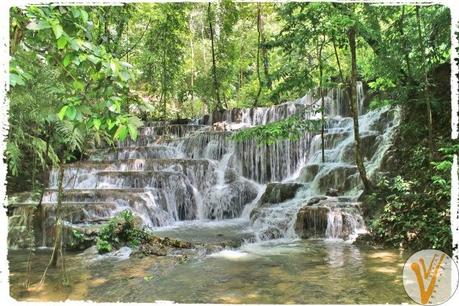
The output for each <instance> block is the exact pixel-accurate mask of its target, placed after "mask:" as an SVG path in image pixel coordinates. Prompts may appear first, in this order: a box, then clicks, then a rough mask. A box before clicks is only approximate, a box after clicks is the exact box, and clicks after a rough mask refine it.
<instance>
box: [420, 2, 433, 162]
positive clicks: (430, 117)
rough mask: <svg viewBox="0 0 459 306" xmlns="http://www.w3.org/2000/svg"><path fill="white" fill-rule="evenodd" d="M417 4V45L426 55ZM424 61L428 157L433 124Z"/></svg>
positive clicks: (431, 147)
mask: <svg viewBox="0 0 459 306" xmlns="http://www.w3.org/2000/svg"><path fill="white" fill-rule="evenodd" d="M419 10H420V9H419V6H416V22H417V28H418V36H419V47H420V48H421V54H422V55H423V56H426V54H425V49H424V42H423V41H422V31H421V18H420V16H419ZM426 63H427V60H426V59H424V61H423V62H422V64H421V66H422V71H423V74H424V97H425V100H426V115H427V129H428V131H429V132H428V133H429V138H428V142H429V143H428V145H429V158H431V157H432V154H433V152H434V146H433V127H432V126H433V124H432V107H431V104H430V95H429V79H428V76H427V69H426Z"/></svg>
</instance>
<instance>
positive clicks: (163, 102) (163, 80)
mask: <svg viewBox="0 0 459 306" xmlns="http://www.w3.org/2000/svg"><path fill="white" fill-rule="evenodd" d="M163 48H164V50H163V69H162V78H161V97H160V103H161V108H162V115H161V116H162V117H163V120H166V118H167V89H166V82H167V80H166V75H167V73H166V71H167V67H166V55H167V54H166V53H167V52H166V49H167V47H166V46H163Z"/></svg>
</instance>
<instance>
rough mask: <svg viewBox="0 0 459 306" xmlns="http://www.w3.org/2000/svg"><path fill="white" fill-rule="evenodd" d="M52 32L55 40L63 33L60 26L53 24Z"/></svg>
mask: <svg viewBox="0 0 459 306" xmlns="http://www.w3.org/2000/svg"><path fill="white" fill-rule="evenodd" d="M53 32H54V35H55V36H56V39H59V38H60V37H61V36H62V34H63V33H64V29H62V26H61V25H60V24H53Z"/></svg>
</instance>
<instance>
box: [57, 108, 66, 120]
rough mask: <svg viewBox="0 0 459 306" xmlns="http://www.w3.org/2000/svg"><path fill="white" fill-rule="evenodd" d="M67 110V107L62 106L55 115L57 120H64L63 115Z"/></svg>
mask: <svg viewBox="0 0 459 306" xmlns="http://www.w3.org/2000/svg"><path fill="white" fill-rule="evenodd" d="M67 108H69V106H68V105H64V106H63V107H62V108H61V110H60V111H59V113H58V114H57V116H58V117H59V119H61V120H64V117H65V113H66V112H67Z"/></svg>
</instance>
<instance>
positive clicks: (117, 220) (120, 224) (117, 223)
mask: <svg viewBox="0 0 459 306" xmlns="http://www.w3.org/2000/svg"><path fill="white" fill-rule="evenodd" d="M149 236H150V232H148V231H147V230H146V229H143V228H139V226H138V224H137V222H136V220H135V216H134V214H133V213H132V211H130V210H124V211H122V212H120V213H119V214H117V215H116V216H114V217H113V218H111V219H110V220H109V221H108V222H107V223H106V224H104V225H103V226H102V227H101V229H100V232H99V237H98V239H97V245H96V246H97V250H98V251H99V253H106V252H110V251H111V250H112V249H114V248H119V247H120V246H121V245H123V244H127V245H129V246H139V244H140V243H141V242H142V241H143V240H145V239H147V238H148V237H149Z"/></svg>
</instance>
